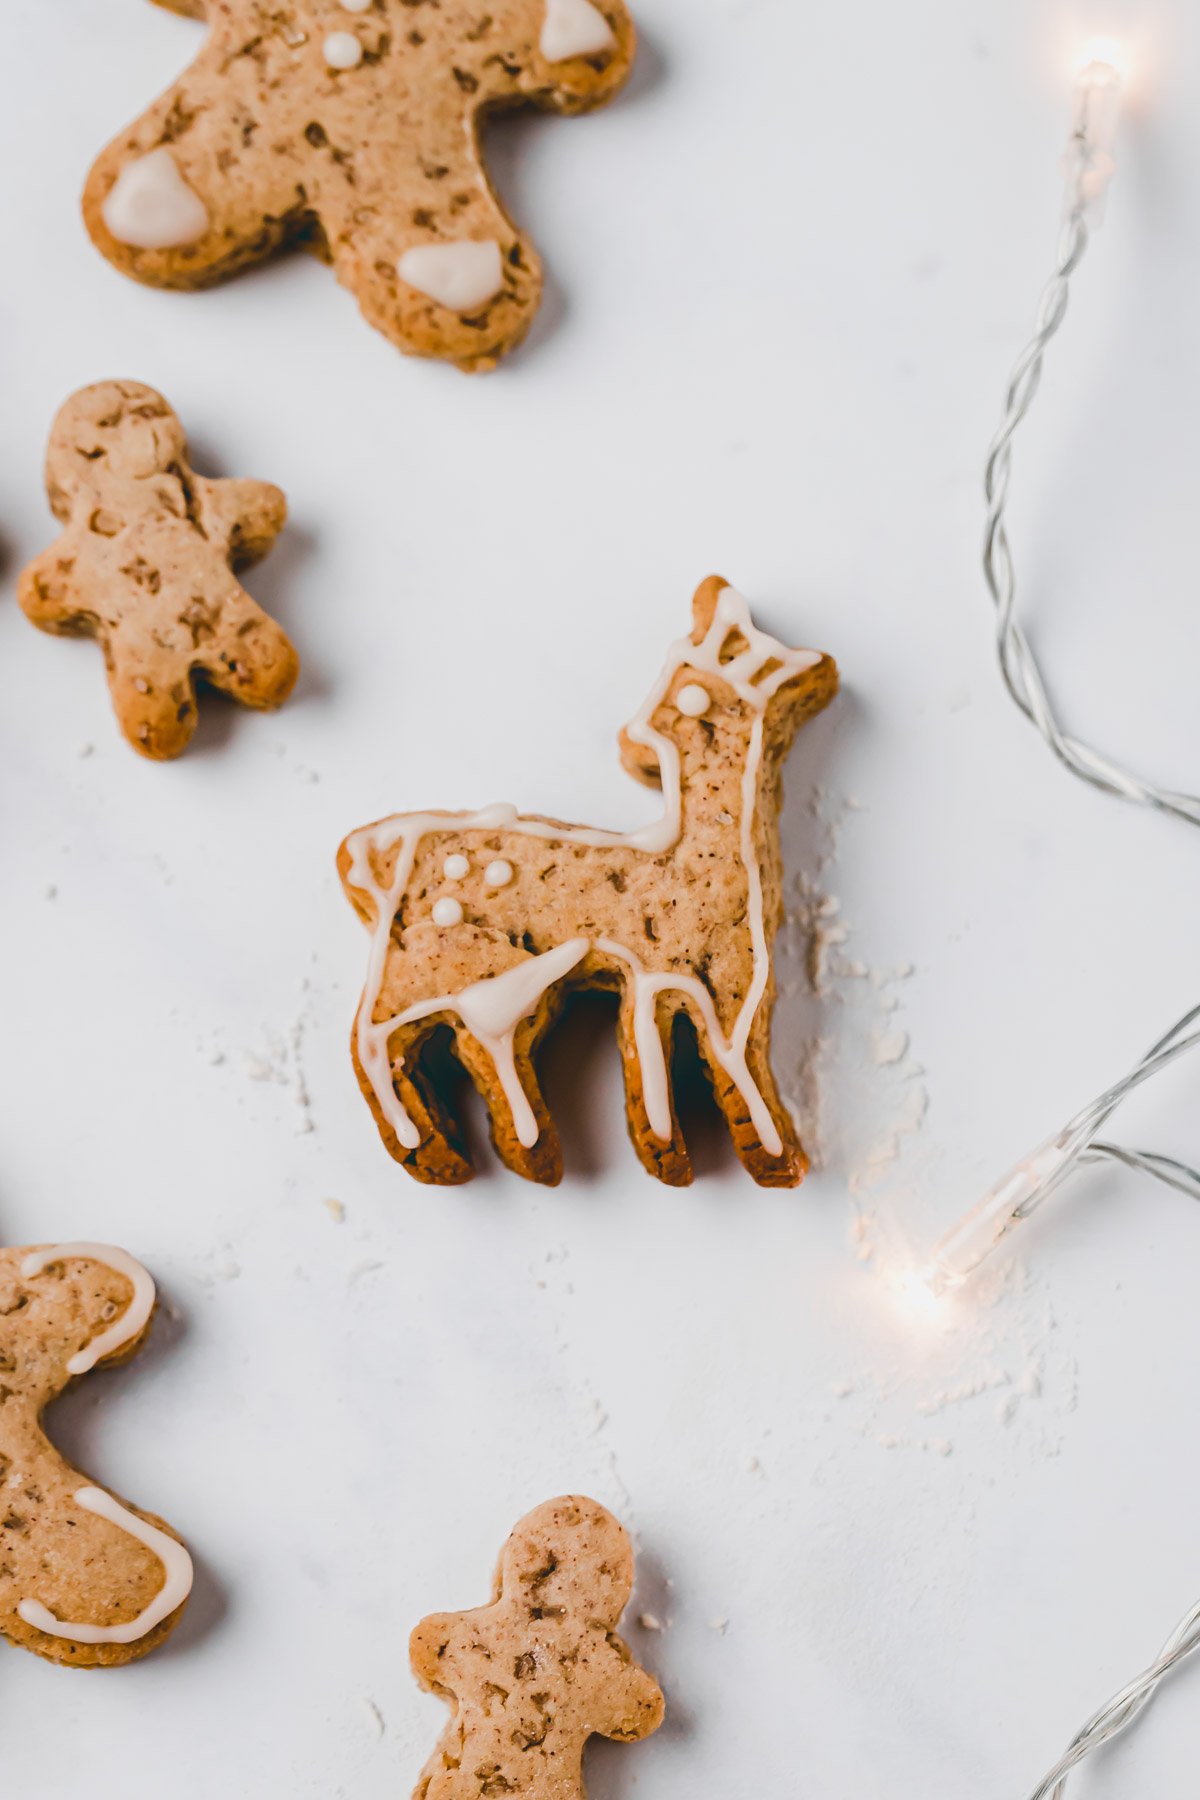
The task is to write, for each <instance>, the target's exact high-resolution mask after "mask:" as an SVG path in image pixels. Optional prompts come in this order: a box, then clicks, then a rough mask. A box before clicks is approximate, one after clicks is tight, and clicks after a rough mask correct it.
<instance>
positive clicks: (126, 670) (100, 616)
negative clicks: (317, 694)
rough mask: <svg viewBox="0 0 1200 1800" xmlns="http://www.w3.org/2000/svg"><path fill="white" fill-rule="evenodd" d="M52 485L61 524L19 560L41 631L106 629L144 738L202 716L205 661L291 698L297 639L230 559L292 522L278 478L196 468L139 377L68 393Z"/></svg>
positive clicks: (253, 700)
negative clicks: (25, 561)
mask: <svg viewBox="0 0 1200 1800" xmlns="http://www.w3.org/2000/svg"><path fill="white" fill-rule="evenodd" d="M46 488H47V492H48V493H49V496H50V504H51V507H52V508H53V510H54V516H55V518H57V519H59V520H61V522H62V525H63V532H62V535H61V537H60V538H59V539H58V542H57V543H56V544H54V545H52V546H51V548H50V549H49V550H47V551H46V552H45V553H44V554H43V555H41V556H39V557H38V558H37V559H36V561H34V562H32V563H30V564H29V566H28V568H26V569H25V570H24V571H23V572H22V575H21V580H20V587H19V598H20V601H21V605H22V607H23V608H24V610H25V613H26V615H27V616H28V617H29V618H30V619H31V620H32V621H33V623H34V624H35V625H38V626H40V627H41V629H42V630H43V631H51V632H57V633H60V634H62V635H64V636H74V637H94V638H97V639H98V640H99V642H100V644H101V647H102V648H103V650H104V660H105V664H106V665H107V668H108V685H109V690H110V692H111V694H112V701H113V706H114V708H115V710H116V714H117V720H118V723H119V724H120V727H121V730H122V731H123V732H124V734H125V736H126V737H127V738H128V740H129V742H130V743H131V744H132V745H133V747H134V749H135V750H140V751H141V753H142V755H143V756H149V757H154V758H156V759H159V760H162V759H164V758H167V757H171V756H178V755H179V752H180V751H181V750H182V749H183V748H184V747H185V745H186V744H187V742H188V740H189V738H190V737H191V735H192V732H193V731H194V730H195V728H196V693H195V681H194V678H195V676H196V675H202V676H203V677H204V679H205V680H207V681H209V682H211V683H212V685H213V686H214V687H217V688H220V689H221V690H222V691H223V692H224V693H226V694H230V695H232V697H233V698H234V699H235V700H240V701H241V702H242V704H243V705H244V706H253V707H258V708H271V707H276V706H281V705H282V704H283V702H284V701H285V700H286V699H287V697H288V695H289V694H290V693H291V691H292V688H293V686H294V685H295V681H296V676H297V674H298V672H299V667H300V665H299V662H298V660H297V657H296V652H295V651H294V650H293V648H292V646H291V643H290V642H289V640H288V638H287V636H286V634H285V633H284V631H283V629H282V627H281V626H279V625H277V624H276V623H275V621H274V619H270V618H268V617H267V615H266V613H265V612H263V610H262V608H261V607H260V606H258V605H257V604H256V603H255V602H254V601H253V600H252V599H251V598H250V595H249V594H248V593H247V592H246V590H245V589H244V588H243V587H242V585H241V583H240V582H239V581H238V580H237V579H236V577H235V574H234V570H235V569H238V568H242V567H244V566H245V565H246V564H247V563H251V562H254V561H255V560H256V559H257V558H258V557H260V556H265V555H266V553H267V551H268V550H269V549H270V548H271V545H272V544H273V543H274V541H275V539H276V537H277V536H278V534H279V532H280V531H281V530H282V529H283V524H284V520H285V519H286V517H287V502H286V501H285V500H284V497H283V495H282V494H281V493H280V491H279V489H278V488H276V487H272V486H271V485H270V483H269V482H265V481H209V480H206V479H205V477H204V476H202V475H197V474H196V473H195V472H194V471H193V469H192V468H191V465H190V464H189V462H188V452H187V441H186V439H185V437H184V435H183V427H182V426H181V425H180V423H179V420H178V419H177V418H176V416H175V414H174V412H173V411H172V410H171V408H170V407H169V406H168V404H167V402H166V401H165V400H164V399H163V397H162V395H161V394H156V393H155V391H154V389H153V388H149V387H143V385H142V384H141V382H137V381H101V382H98V383H97V384H96V385H95V386H94V387H88V388H81V389H80V391H79V392H78V393H77V394H73V395H72V396H71V398H70V399H69V400H68V401H67V403H66V405H65V406H64V407H63V408H62V409H61V411H60V412H59V414H58V417H57V418H56V419H55V421H54V427H53V429H52V431H51V433H50V447H49V451H48V453H47V457H46Z"/></svg>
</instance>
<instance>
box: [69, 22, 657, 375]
mask: <svg viewBox="0 0 1200 1800" xmlns="http://www.w3.org/2000/svg"><path fill="white" fill-rule="evenodd" d="M175 10H177V11H181V12H188V13H192V14H194V15H196V16H198V17H202V18H204V19H206V20H207V22H208V26H209V35H208V41H207V43H206V44H205V46H204V48H203V49H202V50H201V52H200V54H199V56H198V57H197V59H196V61H195V62H194V63H193V64H192V66H191V68H190V69H189V70H188V71H187V72H186V74H184V75H183V76H181V77H180V79H179V80H178V81H177V82H176V83H175V85H174V86H173V87H172V88H171V89H169V90H168V92H167V93H166V94H164V95H163V97H162V98H161V99H160V100H158V101H156V102H155V104H154V105H153V106H152V107H151V108H150V109H149V111H148V112H146V113H144V114H143V115H142V117H141V118H140V119H139V120H138V121H137V122H136V124H134V125H132V126H131V127H130V128H129V130H128V131H125V132H123V133H122V134H121V136H120V137H119V138H117V139H116V140H115V142H114V143H112V144H110V145H109V147H108V149H107V150H105V151H104V152H103V154H102V155H101V156H100V158H99V159H98V161H97V162H96V164H95V166H94V167H93V169H92V171H91V174H90V176H89V177H88V182H87V186H86V189H85V192H84V199H83V211H84V219H85V221H86V223H87V227H88V230H89V232H90V233H91V236H92V238H93V241H94V242H95V243H96V245H97V246H98V248H99V249H100V250H101V251H102V252H103V253H104V255H105V256H107V257H108V259H109V261H110V262H112V263H114V264H115V265H116V267H117V268H119V269H121V270H122V271H123V272H124V273H126V274H128V275H132V276H134V277H136V278H137V279H138V280H140V281H146V282H150V283H153V284H155V285H157V286H161V287H185V288H189V287H200V286H204V285H205V284H207V283H210V282H213V281H218V280H221V279H222V278H223V277H224V276H226V275H229V274H232V273H233V272H234V271H235V270H236V269H238V268H240V267H242V266H243V265H244V264H246V263H250V262H255V261H257V260H259V259H260V258H262V257H264V256H266V255H268V254H269V253H270V252H271V251H273V250H274V249H276V248H277V247H278V246H279V245H281V244H283V243H285V242H288V241H292V242H296V243H300V244H303V245H304V246H306V247H307V248H308V249H310V250H313V251H314V252H315V253H316V254H317V255H319V256H320V257H322V258H323V259H324V260H325V261H328V262H331V263H332V264H333V267H334V270H335V272H336V274H337V276H338V279H339V280H340V281H341V282H342V283H343V284H344V285H345V286H346V287H348V288H349V289H350V290H351V292H352V293H353V294H354V295H355V297H356V298H357V300H358V303H359V305H360V307H361V308H362V310H363V312H364V314H365V315H366V317H367V318H368V319H369V320H370V322H371V323H372V324H373V325H375V326H376V327H377V328H378V329H379V330H380V331H382V332H383V333H384V334H385V335H386V336H387V337H389V338H390V339H391V340H392V342H393V343H394V344H396V345H397V346H398V347H399V348H400V349H402V350H406V351H410V352H413V353H415V354H418V355H423V356H437V357H444V358H446V359H447V360H448V361H451V362H455V363H457V364H458V365H459V366H460V367H462V368H466V369H486V368H491V367H492V366H493V365H494V364H495V362H496V360H497V359H498V357H500V356H501V355H503V353H504V352H505V351H506V350H508V349H511V347H512V346H513V345H514V344H515V343H517V342H518V341H519V339H520V338H521V337H522V336H523V335H524V333H525V331H526V330H527V329H528V326H529V323H530V321H531V319H532V317H533V315H534V313H535V311H536V310H537V305H538V300H539V298H540V294H541V286H542V278H541V269H540V266H539V263H538V259H537V256H536V254H535V253H534V251H533V249H532V247H531V245H530V244H529V242H528V240H527V239H526V238H525V237H524V236H523V235H522V234H521V233H520V232H519V231H518V230H517V228H516V227H515V226H514V225H513V223H512V222H511V220H510V219H509V218H508V217H507V215H506V214H505V212H504V209H503V207H502V206H501V204H500V201H499V199H498V198H497V196H496V194H495V192H494V191H493V189H492V186H491V184H490V182H489V180H488V176H487V172H486V169H485V166H484V161H483V152H482V148H481V135H480V134H481V127H482V123H483V120H484V118H485V116H486V115H487V114H489V113H492V112H495V111H497V110H499V109H503V108H509V107H513V106H518V105H529V106H537V107H541V108H544V109H548V110H551V111H556V112H562V113H574V112H581V111H583V110H584V109H586V108H588V107H592V106H597V105H599V104H600V103H601V102H602V101H605V100H607V99H609V98H610V97H611V95H612V94H614V93H615V92H616V90H617V89H618V88H619V87H620V85H621V83H622V82H623V81H624V79H625V77H626V76H627V74H628V73H629V69H630V66H631V64H632V60H633V50H634V31H633V25H632V23H631V21H630V18H629V14H628V12H627V10H626V7H625V0H453V3H452V4H444V5H442V4H437V3H436V0H283V3H281V0H176V4H175Z"/></svg>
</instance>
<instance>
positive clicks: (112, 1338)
mask: <svg viewBox="0 0 1200 1800" xmlns="http://www.w3.org/2000/svg"><path fill="white" fill-rule="evenodd" d="M154 1298H155V1296H154V1283H153V1281H152V1280H151V1278H150V1276H149V1275H148V1274H147V1272H146V1270H145V1269H143V1268H142V1266H141V1264H140V1263H137V1262H135V1261H134V1259H133V1258H132V1257H131V1256H129V1255H127V1254H126V1253H125V1251H123V1250H117V1249H114V1248H113V1247H112V1246H111V1245H108V1244H51V1245H43V1246H41V1247H39V1248H36V1249H29V1250H0V1635H3V1636H4V1637H6V1638H8V1639H9V1640H10V1642H12V1643H14V1644H19V1645H21V1646H22V1648H23V1649H26V1650H33V1651H36V1652H37V1654H38V1655H39V1656H45V1657H48V1658H49V1659H50V1660H51V1661H53V1662H61V1663H74V1664H76V1666H78V1667H81V1668H82V1667H93V1666H96V1665H101V1664H111V1663H125V1662H132V1661H133V1660H134V1659H135V1658H136V1657H139V1656H145V1654H146V1653H147V1651H149V1650H153V1649H154V1648H155V1646H156V1645H158V1644H161V1643H162V1641H163V1639H164V1638H165V1637H166V1636H167V1634H168V1632H170V1630H171V1629H172V1627H173V1626H174V1625H175V1624H176V1623H177V1622H178V1620H179V1617H180V1615H181V1613H182V1611H183V1608H184V1606H185V1604H186V1602H187V1598H188V1595H189V1593H190V1592H191V1586H192V1564H191V1559H190V1557H189V1556H188V1553H187V1551H186V1550H185V1549H184V1547H183V1545H182V1544H181V1543H180V1542H179V1541H178V1539H177V1538H176V1537H175V1534H174V1533H173V1532H172V1531H171V1528H170V1526H168V1525H164V1524H163V1522H162V1520H161V1519H157V1518H155V1517H154V1515H153V1514H152V1513H145V1512H141V1511H140V1510H138V1509H136V1508H133V1507H129V1506H126V1505H125V1504H124V1503H123V1502H121V1501H119V1500H117V1499H115V1498H114V1496H113V1495H112V1494H110V1493H109V1492H108V1491H107V1490H106V1489H104V1488H99V1487H95V1486H94V1485H93V1484H92V1483H91V1482H89V1480H88V1478H87V1476H86V1475H81V1474H80V1473H79V1471H78V1470H77V1469H73V1468H71V1466H70V1464H69V1463H67V1462H65V1461H64V1460H63V1458H62V1457H61V1456H60V1455H59V1453H58V1451H57V1450H55V1448H54V1446H53V1445H52V1444H51V1443H50V1441H49V1439H48V1438H47V1437H46V1435H45V1432H44V1430H43V1427H42V1413H43V1412H44V1410H45V1408H46V1407H47V1406H48V1405H49V1404H50V1402H51V1401H52V1400H54V1399H55V1398H57V1396H58V1395H59V1394H61V1393H62V1391H63V1390H64V1388H66V1387H67V1386H69V1385H70V1383H71V1382H72V1381H73V1380H75V1379H76V1378H77V1377H79V1376H82V1375H85V1374H87V1372H88V1371H89V1370H91V1369H93V1368H112V1367H114V1366H115V1365H116V1364H118V1363H123V1362H127V1361H128V1359H129V1358H130V1357H131V1356H135V1355H136V1354H137V1352H138V1350H140V1348H141V1346H142V1345H143V1343H144V1342H145V1340H146V1336H147V1333H148V1332H149V1329H150V1319H151V1315H152V1313H153V1311H154Z"/></svg>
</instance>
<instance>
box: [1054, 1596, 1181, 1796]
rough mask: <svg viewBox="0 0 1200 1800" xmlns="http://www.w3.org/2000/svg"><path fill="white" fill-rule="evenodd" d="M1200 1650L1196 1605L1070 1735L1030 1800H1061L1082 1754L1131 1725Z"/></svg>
mask: <svg viewBox="0 0 1200 1800" xmlns="http://www.w3.org/2000/svg"><path fill="white" fill-rule="evenodd" d="M1197 1650H1200V1605H1196V1606H1194V1607H1193V1608H1192V1610H1191V1612H1190V1613H1188V1615H1187V1617H1186V1618H1185V1619H1182V1620H1181V1621H1180V1623H1179V1624H1178V1625H1177V1626H1176V1628H1175V1630H1174V1631H1173V1632H1172V1633H1171V1636H1170V1637H1169V1638H1168V1639H1167V1641H1166V1643H1165V1644H1164V1645H1163V1647H1162V1650H1161V1651H1160V1653H1159V1655H1158V1658H1157V1659H1156V1661H1154V1662H1153V1663H1151V1665H1150V1667H1149V1668H1148V1669H1143V1671H1142V1673H1141V1674H1140V1675H1136V1676H1135V1677H1134V1679H1133V1680H1132V1681H1130V1682H1127V1683H1126V1685H1125V1686H1124V1687H1123V1688H1122V1689H1121V1691H1120V1693H1119V1694H1114V1695H1113V1697H1112V1699H1111V1700H1109V1701H1108V1702H1107V1704H1106V1705H1104V1706H1102V1707H1101V1708H1100V1710H1099V1712H1095V1713H1093V1714H1092V1716H1091V1718H1090V1719H1089V1720H1088V1722H1087V1724H1086V1725H1084V1726H1083V1728H1082V1729H1081V1730H1080V1731H1078V1732H1077V1733H1076V1735H1075V1736H1074V1738H1072V1740H1071V1742H1070V1744H1069V1745H1068V1747H1067V1749H1066V1750H1065V1751H1064V1752H1063V1754H1062V1756H1060V1757H1059V1759H1058V1761H1057V1762H1056V1763H1055V1765H1054V1767H1053V1768H1052V1769H1051V1770H1050V1772H1049V1774H1048V1775H1046V1776H1044V1777H1043V1778H1042V1780H1041V1781H1040V1782H1039V1783H1038V1785H1037V1787H1035V1788H1034V1790H1033V1793H1032V1794H1031V1795H1030V1796H1029V1800H1063V1796H1064V1794H1065V1793H1066V1791H1067V1777H1068V1776H1069V1775H1070V1773H1071V1770H1072V1769H1074V1768H1075V1767H1076V1766H1077V1765H1078V1764H1079V1763H1081V1762H1082V1761H1083V1759H1084V1757H1085V1756H1090V1755H1091V1753H1092V1751H1093V1750H1098V1749H1099V1748H1100V1746H1101V1745H1102V1744H1109V1743H1111V1742H1112V1740H1113V1739H1114V1738H1115V1737H1120V1735H1121V1733H1122V1732H1123V1731H1125V1730H1127V1728H1128V1727H1129V1726H1130V1725H1132V1724H1133V1722H1134V1720H1135V1719H1136V1718H1137V1717H1138V1715H1139V1714H1140V1713H1142V1712H1143V1711H1144V1710H1145V1708H1146V1707H1147V1706H1148V1705H1149V1704H1150V1702H1151V1700H1153V1698H1154V1696H1155V1694H1156V1693H1157V1691H1158V1688H1159V1686H1160V1685H1161V1683H1162V1682H1163V1681H1164V1680H1165V1679H1166V1677H1167V1676H1168V1675H1169V1674H1170V1673H1171V1670H1172V1669H1175V1668H1178V1666H1179V1664H1180V1663H1182V1662H1184V1661H1186V1659H1187V1658H1188V1657H1189V1656H1191V1655H1193V1654H1194V1652H1195V1651H1197Z"/></svg>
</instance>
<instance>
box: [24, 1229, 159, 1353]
mask: <svg viewBox="0 0 1200 1800" xmlns="http://www.w3.org/2000/svg"><path fill="white" fill-rule="evenodd" d="M73 1257H76V1258H78V1259H79V1260H80V1261H81V1262H98V1263H103V1264H104V1267H105V1268H106V1269H115V1270H116V1272H117V1274H118V1275H123V1276H124V1277H125V1279H126V1281H128V1282H129V1283H130V1284H131V1286H132V1288H133V1298H132V1299H131V1300H130V1302H129V1305H128V1306H127V1307H126V1308H125V1311H124V1312H123V1313H122V1314H121V1315H120V1317H119V1318H118V1319H117V1320H116V1321H115V1323H113V1324H112V1325H110V1326H109V1328H108V1330H107V1331H102V1332H100V1334H99V1336H97V1337H94V1338H93V1339H92V1341H91V1342H90V1343H89V1344H85V1345H84V1346H83V1349H82V1350H77V1351H76V1352H75V1355H74V1356H72V1357H71V1358H70V1360H69V1361H68V1363H67V1373H68V1375H86V1374H87V1372H88V1370H89V1369H94V1368H95V1366H96V1364H97V1363H98V1362H102V1361H103V1360H104V1358H105V1357H106V1356H111V1355H112V1353H113V1351H114V1350H119V1349H120V1348H121V1347H122V1345H123V1344H129V1343H132V1341H133V1339H134V1338H136V1337H140V1336H141V1334H142V1332H143V1331H144V1330H145V1328H146V1322H147V1320H148V1319H149V1317H150V1314H151V1313H152V1312H153V1311H154V1294H155V1289H154V1277H153V1276H152V1275H151V1273H150V1271H149V1269H144V1268H143V1267H142V1265H141V1263H140V1262H136V1261H135V1260H134V1258H133V1257H132V1256H130V1255H129V1253H128V1251H125V1250H118V1249H117V1247H116V1245H115V1244H48V1245H47V1246H46V1247H45V1248H44V1249H42V1250H31V1251H30V1253H29V1255H28V1256H27V1257H26V1258H25V1260H24V1261H23V1262H22V1264H21V1279H22V1280H23V1281H32V1280H33V1278H34V1276H35V1275H41V1274H42V1273H43V1272H44V1271H45V1270H46V1269H48V1268H49V1267H50V1265H51V1263H56V1262H67V1261H68V1260H69V1259H70V1258H73Z"/></svg>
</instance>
